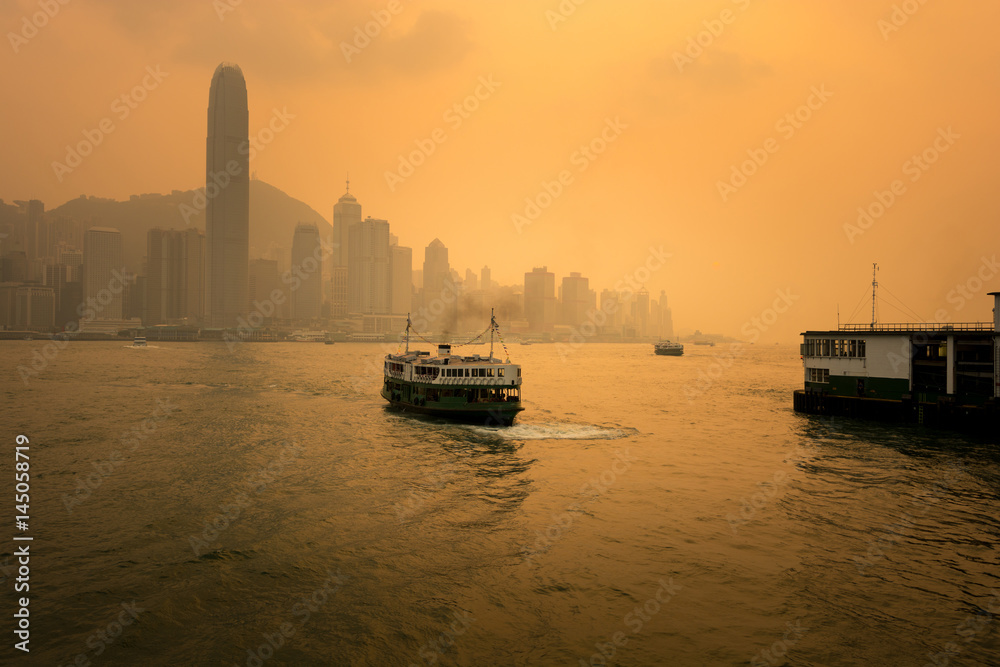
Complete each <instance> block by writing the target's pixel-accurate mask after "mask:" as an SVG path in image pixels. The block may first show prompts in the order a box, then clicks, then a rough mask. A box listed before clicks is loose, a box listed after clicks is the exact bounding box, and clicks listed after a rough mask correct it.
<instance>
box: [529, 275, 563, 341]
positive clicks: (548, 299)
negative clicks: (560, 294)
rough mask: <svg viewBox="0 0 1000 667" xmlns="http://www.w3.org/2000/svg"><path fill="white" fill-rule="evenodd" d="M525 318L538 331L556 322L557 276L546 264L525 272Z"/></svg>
mask: <svg viewBox="0 0 1000 667" xmlns="http://www.w3.org/2000/svg"><path fill="white" fill-rule="evenodd" d="M524 318H525V319H526V320H528V327H529V329H530V330H531V331H533V332H536V333H540V332H543V331H550V330H551V329H552V327H553V326H554V325H555V323H556V277H555V274H553V273H552V272H550V271H549V269H548V267H546V266H543V267H541V268H535V269H532V270H531V272H529V273H525V274H524Z"/></svg>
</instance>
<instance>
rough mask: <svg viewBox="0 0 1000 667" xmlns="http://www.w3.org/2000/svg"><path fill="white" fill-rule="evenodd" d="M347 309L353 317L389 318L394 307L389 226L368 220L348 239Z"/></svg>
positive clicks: (354, 229) (382, 221) (360, 223)
mask: <svg viewBox="0 0 1000 667" xmlns="http://www.w3.org/2000/svg"><path fill="white" fill-rule="evenodd" d="M347 271H348V273H347V309H348V311H349V312H350V313H351V314H362V315H371V314H375V315H388V314H389V310H390V307H391V304H390V297H391V294H390V292H391V287H390V282H389V279H390V276H389V223H388V222H387V221H386V220H376V219H374V218H370V217H369V218H365V219H364V220H362V221H361V222H359V223H358V224H356V225H351V227H350V229H349V234H348V239H347Z"/></svg>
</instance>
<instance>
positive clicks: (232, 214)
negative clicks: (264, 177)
mask: <svg viewBox="0 0 1000 667" xmlns="http://www.w3.org/2000/svg"><path fill="white" fill-rule="evenodd" d="M248 117H249V112H248V110H247V86H246V81H244V79H243V72H242V70H240V68H239V66H238V65H234V64H230V63H222V64H220V65H219V66H218V67H217V68H216V69H215V74H214V76H213V77H212V86H211V88H210V89H209V92H208V146H207V166H206V174H205V197H206V199H207V200H208V207H207V208H206V210H205V242H206V243H205V246H206V255H207V262H206V272H205V283H206V295H207V298H206V302H205V307H206V310H207V318H206V319H207V321H208V323H209V324H210V326H213V327H235V326H237V318H238V317H239V316H241V315H244V314H245V313H246V312H247V304H248V303H249V301H248V299H247V291H248V286H249V282H248V275H247V272H248V266H249V261H250V173H249V169H250V164H249V154H248V151H247V150H246V146H247V145H248V143H247V142H248V135H249V131H248V126H249V120H248ZM241 148H242V150H241Z"/></svg>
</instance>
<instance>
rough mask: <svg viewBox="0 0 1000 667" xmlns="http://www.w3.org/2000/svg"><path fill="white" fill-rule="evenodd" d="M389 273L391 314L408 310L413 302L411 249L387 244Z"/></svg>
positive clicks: (402, 313)
mask: <svg viewBox="0 0 1000 667" xmlns="http://www.w3.org/2000/svg"><path fill="white" fill-rule="evenodd" d="M389 252H390V258H389V273H390V276H391V278H390V280H391V292H392V296H391V298H392V303H391V307H390V309H389V310H390V312H391V313H392V314H393V315H405V314H406V313H408V312H410V306H411V305H412V302H413V249H412V248H407V247H405V246H401V245H398V244H394V245H391V246H389Z"/></svg>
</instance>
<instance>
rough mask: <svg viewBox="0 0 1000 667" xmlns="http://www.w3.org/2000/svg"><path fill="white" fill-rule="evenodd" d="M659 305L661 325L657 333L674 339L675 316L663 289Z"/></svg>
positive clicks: (667, 338) (660, 336) (663, 337)
mask: <svg viewBox="0 0 1000 667" xmlns="http://www.w3.org/2000/svg"><path fill="white" fill-rule="evenodd" d="M657 306H658V309H659V313H660V318H659V325H660V326H659V331H657V334H656V335H657V336H658V337H659V338H661V339H664V340H672V339H673V337H674V318H673V313H672V312H671V310H670V307H669V306H668V305H667V293H666V292H665V291H663V290H660V299H659V302H658V303H657Z"/></svg>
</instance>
